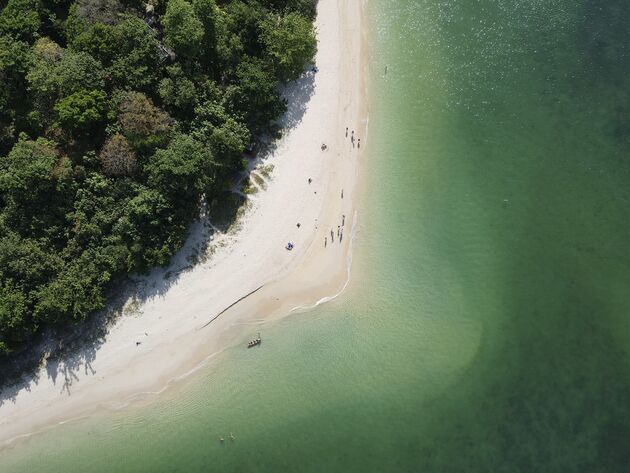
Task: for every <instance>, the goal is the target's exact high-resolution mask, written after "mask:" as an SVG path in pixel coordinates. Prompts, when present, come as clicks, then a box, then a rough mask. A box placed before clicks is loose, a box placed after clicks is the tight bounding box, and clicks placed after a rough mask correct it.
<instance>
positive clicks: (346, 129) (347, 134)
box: [346, 127, 348, 138]
mask: <svg viewBox="0 0 630 473" xmlns="http://www.w3.org/2000/svg"><path fill="white" fill-rule="evenodd" d="M346 138H348V127H346Z"/></svg>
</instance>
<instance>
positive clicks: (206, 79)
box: [0, 0, 317, 358]
mask: <svg viewBox="0 0 630 473" xmlns="http://www.w3.org/2000/svg"><path fill="white" fill-rule="evenodd" d="M316 3H317V2H316V0H150V1H149V3H148V4H145V3H144V2H140V1H139V0H8V1H5V2H1V3H0V5H2V6H0V358H2V357H3V356H6V355H8V354H10V353H11V352H14V351H16V350H19V349H21V348H23V347H25V346H27V344H28V341H29V340H30V339H31V337H32V336H33V335H34V334H36V333H37V332H38V331H40V330H41V329H42V328H43V327H46V326H51V325H53V324H63V323H66V322H69V321H80V320H82V319H84V318H86V317H88V316H89V315H90V314H91V313H92V312H93V311H94V310H96V309H99V308H100V307H102V306H103V304H104V303H105V302H106V296H105V294H106V291H107V289H108V288H109V287H111V284H112V282H114V281H116V280H119V279H120V278H122V277H124V276H125V275H127V274H129V273H131V272H135V271H145V270H148V269H149V268H150V267H151V266H154V265H163V264H166V263H168V261H169V259H170V257H171V256H172V255H173V254H174V253H175V252H176V251H177V250H178V249H179V248H181V246H182V244H183V242H184V240H185V238H186V235H187V231H188V228H189V226H190V224H191V222H192V221H193V220H194V219H195V218H197V216H198V215H199V205H200V202H201V201H202V197H204V196H205V197H206V198H207V199H208V200H212V199H216V198H217V197H218V196H219V195H222V193H223V192H224V190H225V189H226V188H228V187H229V186H230V182H231V180H232V179H233V177H234V175H235V174H236V173H238V172H239V171H242V170H243V166H244V155H243V152H244V151H245V150H246V149H247V148H248V146H249V144H250V142H251V140H252V137H255V136H259V135H263V134H266V133H274V132H275V129H276V125H275V122H276V120H277V119H278V118H279V117H280V115H281V114H282V113H283V112H284V110H285V108H286V105H285V103H284V101H283V99H282V97H281V96H280V94H279V92H278V85H279V84H280V83H282V82H286V81H290V80H294V79H296V78H297V77H298V76H299V75H300V73H301V72H302V71H303V70H304V68H305V66H306V65H307V64H308V63H309V62H310V61H311V60H312V58H313V55H314V54H315V47H316V42H315V35H314V30H313V26H312V20H313V19H314V16H315V6H316ZM147 5H148V6H147Z"/></svg>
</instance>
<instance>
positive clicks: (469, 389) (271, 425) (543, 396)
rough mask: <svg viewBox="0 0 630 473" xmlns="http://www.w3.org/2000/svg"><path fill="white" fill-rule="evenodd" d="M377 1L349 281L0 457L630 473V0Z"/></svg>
mask: <svg viewBox="0 0 630 473" xmlns="http://www.w3.org/2000/svg"><path fill="white" fill-rule="evenodd" d="M369 16H370V22H371V29H372V31H371V39H370V54H371V76H372V77H371V80H370V94H371V98H370V137H369V153H368V154H369V156H368V163H367V164H366V168H367V170H366V171H367V172H366V174H367V175H366V179H367V185H366V192H365V196H364V199H363V201H362V203H361V209H360V214H359V215H360V219H359V224H360V229H359V232H358V234H357V239H356V244H355V247H356V253H355V258H354V265H353V276H352V279H351V284H350V286H349V288H348V291H347V292H346V293H344V295H343V296H342V297H340V298H339V299H337V300H336V301H334V302H332V303H329V304H326V305H324V306H321V307H320V308H318V309H316V310H314V311H311V312H308V313H305V314H296V315H293V316H291V317H289V318H287V319H285V320H283V321H281V322H278V323H274V324H272V325H271V326H268V327H265V328H264V333H265V345H264V347H263V349H261V350H256V351H255V352H254V351H248V350H242V346H241V344H239V345H238V346H235V347H234V348H233V349H230V350H228V351H227V352H225V353H223V354H222V355H220V357H219V358H218V359H216V360H214V361H213V362H212V363H211V364H210V365H209V366H208V367H207V368H205V369H203V370H202V371H201V372H199V373H197V374H195V375H194V376H193V377H191V378H190V379H188V380H187V381H185V382H183V383H182V384H180V385H179V386H177V387H175V388H173V389H171V390H169V391H167V392H166V393H164V394H163V395H161V396H160V397H159V398H158V400H156V401H154V402H152V403H150V404H149V405H147V406H146V407H143V408H139V407H134V408H132V409H127V410H122V411H119V412H113V413H112V412H106V413H103V414H101V415H99V416H98V417H96V418H93V419H90V420H87V421H78V422H76V423H71V424H67V425H64V426H60V427H58V428H55V429H54V430H52V431H50V432H48V433H46V434H43V435H40V436H37V437H34V438H32V439H31V440H30V441H28V442H26V443H24V444H21V445H18V446H16V447H15V448H14V449H12V450H9V451H4V452H2V453H0V471H2V472H23V471H38V472H39V471H41V472H69V471H82V472H112V471H115V472H138V471H146V472H176V471H181V472H197V471H199V472H215V471H216V472H238V471H247V472H249V471H260V472H277V471H300V472H310V471H312V472H321V471H335V472H337V471H339V472H342V471H343V472H349V471H357V472H358V471H361V472H365V471H374V472H383V471H388V472H389V471H392V472H393V471H410V472H411V471H413V472H440V473H443V472H464V471H469V472H487V471H492V472H521V471H522V472H532V471H535V472H556V471H557V472H573V471H575V472H600V471H601V472H621V471H626V470H627V469H628V465H630V447H629V445H630V443H629V441H630V358H629V356H628V355H629V351H628V349H629V348H630V314H629V312H630V291H629V290H628V288H629V287H630V271H629V267H630V265H629V263H630V261H629V260H630V252H629V251H628V249H629V246H630V243H629V242H630V205H629V201H630V96H629V94H630V74H628V72H629V71H630V54H629V53H630V51H629V50H628V49H629V48H630V46H629V45H630V29H628V28H627V24H628V22H629V20H630V4H627V3H626V2H622V1H618V0H615V1H607V2H605V3H603V2H595V1H586V0H574V1H565V0H544V1H543V0H538V1H536V0H530V1H517V0H513V1H508V0H502V1H500V0H497V1H489V0H488V1H478V2H462V1H454V0H452V1H447V0H442V1H437V0H377V1H375V0H371V2H370V6H369ZM385 66H387V74H385ZM230 432H233V433H234V435H235V436H236V440H235V441H234V442H231V441H229V440H226V442H225V444H223V445H222V444H220V443H219V442H218V437H219V436H221V435H222V436H224V437H225V438H226V439H227V438H228V436H229V434H230Z"/></svg>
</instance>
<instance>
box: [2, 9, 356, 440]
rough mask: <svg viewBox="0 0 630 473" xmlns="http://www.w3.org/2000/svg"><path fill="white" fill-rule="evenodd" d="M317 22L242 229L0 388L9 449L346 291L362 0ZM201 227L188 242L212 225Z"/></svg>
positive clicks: (326, 12)
mask: <svg viewBox="0 0 630 473" xmlns="http://www.w3.org/2000/svg"><path fill="white" fill-rule="evenodd" d="M315 24H316V28H317V32H318V53H317V56H316V64H317V67H318V69H319V71H318V72H317V73H316V74H314V75H313V74H307V75H306V76H304V77H303V78H301V79H300V80H299V81H298V82H296V83H295V84H290V85H289V86H288V87H287V90H286V92H287V93H286V95H287V97H288V99H289V111H288V112H287V115H286V120H287V123H289V127H288V128H289V131H288V133H286V134H285V135H284V136H283V138H281V139H280V140H279V142H278V143H277V149H276V150H275V151H274V152H272V153H271V155H270V156H269V157H267V158H266V159H264V161H263V164H265V165H269V164H273V165H274V170H273V171H272V172H271V179H270V180H268V181H267V182H265V183H264V186H262V187H264V188H266V189H264V190H262V191H261V192H259V193H257V194H255V195H253V196H252V197H251V199H250V202H251V205H250V204H245V205H247V206H248V207H249V208H248V209H247V210H246V212H245V214H244V215H243V217H242V221H239V222H238V225H239V226H240V229H239V230H238V231H237V232H236V234H226V235H223V236H222V237H221V238H220V241H219V242H218V243H215V246H217V247H218V248H217V249H216V252H215V253H214V254H213V255H212V256H210V257H209V259H208V260H207V261H204V262H201V263H197V264H196V265H194V266H193V267H192V268H190V269H184V270H182V271H175V272H176V273H179V274H178V276H177V278H176V280H175V281H169V280H168V279H169V277H168V275H169V274H171V273H172V272H173V270H174V269H175V268H177V267H178V266H181V265H182V261H181V260H182V259H184V258H185V256H186V255H185V252H184V251H182V252H181V255H179V258H177V257H174V259H173V262H172V263H171V264H170V265H169V267H168V268H164V269H157V270H155V271H154V272H153V273H152V274H151V275H150V276H148V277H147V278H143V283H144V285H145V287H146V288H147V289H148V292H149V293H150V295H149V296H146V297H144V301H143V302H142V303H141V304H140V305H139V306H138V307H135V306H134V310H133V313H132V314H125V315H123V316H122V317H121V318H120V319H119V320H118V321H117V322H116V324H115V325H113V326H112V327H111V328H110V329H109V331H108V334H107V336H106V340H105V342H104V343H103V344H102V345H101V346H99V347H98V348H96V349H95V350H94V353H92V354H86V353H80V354H78V355H76V356H74V357H73V358H72V359H69V360H61V362H58V363H56V366H54V367H51V366H47V365H46V366H42V367H41V368H40V370H39V373H38V375H39V379H28V380H26V381H25V382H24V383H23V384H22V385H21V386H19V388H18V389H17V391H16V392H15V393H14V394H13V395H9V394H7V392H6V391H7V390H4V391H3V392H0V395H1V397H0V450H1V449H2V448H4V447H8V446H13V445H15V444H16V443H17V441H18V440H19V439H24V438H28V437H30V436H32V435H33V434H36V433H38V432H41V431H44V430H48V429H49V428H53V427H54V426H55V425H58V424H63V423H67V422H70V421H73V420H77V419H82V418H85V417H88V416H90V415H91V414H92V413H94V412H95V411H100V410H101V409H108V408H109V409H111V408H117V407H120V406H121V405H124V406H127V405H128V404H130V403H135V402H138V399H139V398H146V397H148V395H149V394H159V393H161V392H163V391H164V390H166V389H168V387H169V386H171V385H172V384H174V383H177V382H178V381H180V380H181V379H183V378H186V377H188V376H190V375H191V374H193V373H194V372H196V371H198V370H199V369H201V368H202V367H203V366H205V364H206V363H207V362H208V360H210V359H212V358H213V357H214V356H215V355H216V354H217V353H220V352H222V351H223V350H224V349H226V348H227V347H232V346H235V345H237V344H239V343H244V342H245V341H246V340H247V339H248V338H251V334H252V333H255V332H256V331H258V330H259V326H260V325H262V324H264V323H267V322H269V321H273V320H276V319H278V318H281V317H284V316H287V315H289V314H291V313H293V312H295V311H306V310H309V309H310V308H312V307H315V306H317V305H319V304H320V303H324V302H327V301H328V300H330V299H332V298H335V297H337V296H338V295H339V294H340V293H341V292H343V290H344V289H345V287H346V285H347V282H348V280H349V277H350V264H351V257H352V251H351V250H352V239H353V236H354V232H355V230H356V221H357V215H356V200H357V194H358V190H357V188H358V186H359V179H358V177H359V174H360V167H361V164H360V161H361V159H360V158H361V154H362V153H363V149H364V147H365V145H366V141H367V123H368V120H367V117H368V109H367V82H366V81H367V78H366V76H367V45H366V27H367V24H366V21H365V5H364V2H362V1H359V2H356V1H353V0H320V1H319V5H318V16H317V20H316V23H315ZM304 107H306V108H305V109H304ZM346 126H348V127H349V128H350V129H354V130H355V131H356V134H357V136H358V137H359V138H362V140H363V144H364V147H363V148H361V149H358V148H355V147H354V146H352V145H351V142H350V139H349V138H350V134H349V135H348V138H346V137H345V136H344V131H345V127H346ZM322 143H326V144H327V147H328V148H327V149H326V150H325V151H322V150H321V149H320V145H321V144H322ZM307 179H312V184H311V183H308V182H307ZM344 215H345V225H344V229H345V234H344V238H343V240H342V242H341V244H339V241H338V237H337V239H335V242H334V243H332V244H331V242H330V240H328V243H327V247H326V248H324V238H328V235H329V230H330V231H331V232H333V234H335V232H334V228H335V226H338V225H339V226H340V225H341V221H340V220H341V219H342V216H344ZM297 223H300V224H301V225H300V227H297V225H296V224H297ZM194 227H195V228H194V229H193V230H191V237H190V238H189V240H194V234H195V232H196V231H201V230H203V222H201V223H199V224H195V226H194ZM222 240H228V243H227V244H224V243H223V242H222ZM230 240H231V243H230V242H229V241H230ZM287 241H292V242H294V245H295V249H294V250H293V251H291V252H289V251H286V250H285V249H284V245H286V243H287ZM248 254H249V255H250V256H249V257H248V256H247V255H248ZM184 266H185V268H187V266H186V265H184ZM331 294H332V296H331ZM244 295H248V297H245V298H243V296H244ZM226 308H227V309H226ZM223 309H225V310H223ZM220 311H223V312H221V314H219V315H221V317H220V318H217V319H216V320H215V321H214V322H212V323H210V322H211V319H212V318H213V317H215V318H216V317H218V316H217V314H218V313H219V312H220ZM257 329H258V330H257ZM137 340H142V341H141V344H139V345H138V344H136V343H137ZM60 378H63V380H62V379H60ZM62 381H63V382H62ZM14 390H15V389H14ZM151 398H152V397H151Z"/></svg>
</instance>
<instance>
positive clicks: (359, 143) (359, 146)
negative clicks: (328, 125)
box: [346, 127, 361, 148]
mask: <svg viewBox="0 0 630 473" xmlns="http://www.w3.org/2000/svg"><path fill="white" fill-rule="evenodd" d="M346 138H348V127H346ZM354 140H355V138H354V130H352V133H351V134H350V142H351V143H352V147H353V148H354ZM357 148H361V138H357Z"/></svg>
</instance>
